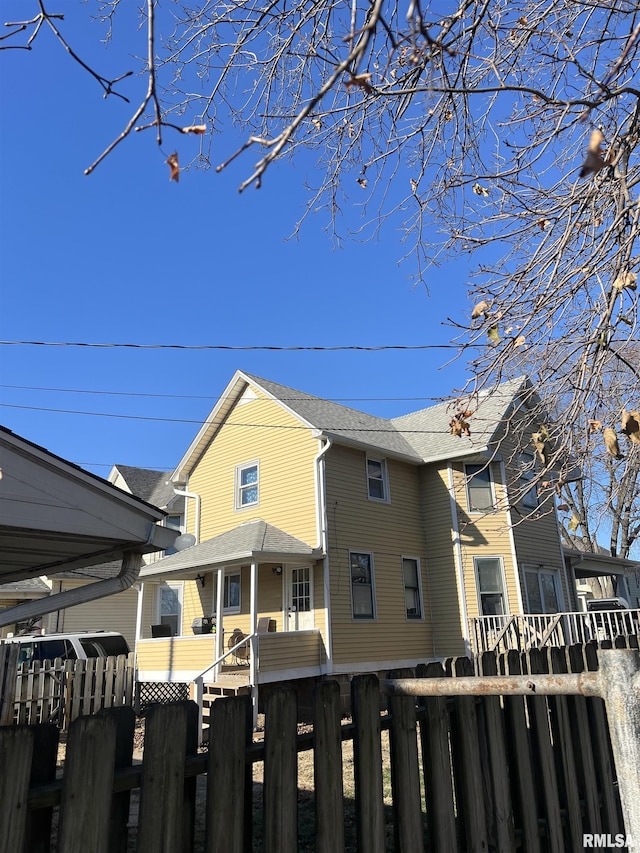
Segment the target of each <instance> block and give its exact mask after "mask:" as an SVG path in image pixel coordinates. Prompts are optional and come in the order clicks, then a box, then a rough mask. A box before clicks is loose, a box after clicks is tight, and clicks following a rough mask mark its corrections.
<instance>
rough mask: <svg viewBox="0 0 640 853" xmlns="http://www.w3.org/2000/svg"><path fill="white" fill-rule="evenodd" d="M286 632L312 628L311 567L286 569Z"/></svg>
mask: <svg viewBox="0 0 640 853" xmlns="http://www.w3.org/2000/svg"><path fill="white" fill-rule="evenodd" d="M285 613H286V616H287V626H288V627H287V630H289V631H306V630H308V629H310V628H313V570H312V569H311V566H295V567H291V566H288V567H287V572H286V584H285Z"/></svg>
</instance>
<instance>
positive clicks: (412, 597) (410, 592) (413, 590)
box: [402, 557, 422, 619]
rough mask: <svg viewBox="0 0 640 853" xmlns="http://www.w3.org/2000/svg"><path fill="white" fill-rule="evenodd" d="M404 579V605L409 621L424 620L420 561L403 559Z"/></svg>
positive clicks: (409, 558) (412, 558)
mask: <svg viewBox="0 0 640 853" xmlns="http://www.w3.org/2000/svg"><path fill="white" fill-rule="evenodd" d="M402 578H403V582H404V605H405V611H406V616H407V619H422V596H421V595H420V560H418V559H416V558H415V557H403V558H402Z"/></svg>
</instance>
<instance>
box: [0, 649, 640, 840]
mask: <svg viewBox="0 0 640 853" xmlns="http://www.w3.org/2000/svg"><path fill="white" fill-rule="evenodd" d="M608 654H610V655H618V656H619V655H623V656H625V655H632V656H633V661H632V664H633V666H634V667H635V668H636V672H637V671H638V670H639V669H640V667H639V664H638V657H637V653H635V652H630V651H626V652H615V651H614V652H608ZM628 660H630V659H629V658H626V657H625V661H628ZM482 664H483V667H484V669H485V671H487V670H489V671H491V670H494V671H499V670H502V671H504V672H507V673H520V672H523V671H524V672H526V673H527V677H526V679H522V678H521V679H519V681H520V682H525V683H526V689H527V691H528V693H529V695H504V696H502V697H501V696H500V695H499V693H498V692H496V690H495V688H492V687H491V685H488V679H485V678H483V679H479V678H478V677H475V678H473V679H467V678H466V676H468V675H470V674H472V672H473V668H472V664H471V662H470V661H469V660H468V659H466V658H463V659H455V660H452V661H449V662H448V663H447V665H446V666H445V667H443V666H442V665H440V664H437V663H436V664H429V665H427V666H424V667H421V668H419V673H418V675H419V676H421V677H423V678H424V679H425V681H426V680H427V679H431V678H437V679H438V681H437V682H433V683H432V684H434V685H435V686H436V687H437V688H438V690H440V691H441V692H443V691H444V692H446V691H447V690H449V691H450V692H452V691H454V688H456V687H459V688H460V689H461V690H462V689H463V688H464V691H465V693H466V695H462V696H459V697H456V698H453V699H448V698H445V696H444V695H439V696H434V697H429V698H420V697H416V696H413V695H408V693H409V691H408V690H406V691H405V692H404V693H403V689H404V688H403V687H402V685H404V684H405V681H404V680H403V678H401V677H404V676H406V675H407V674H408V673H406V672H404V671H403V672H399V673H397V674H396V675H397V676H398V679H399V680H395V681H394V680H392V681H389V682H387V683H386V684H385V685H384V689H385V690H386V691H387V692H388V693H389V697H388V704H389V708H388V713H385V714H382V715H381V714H380V703H381V698H382V697H381V690H380V685H379V682H378V679H377V678H376V677H375V676H373V675H362V676H357V677H355V678H354V679H353V681H352V700H353V723H351V724H349V725H344V724H343V723H342V721H341V716H340V695H339V686H338V684H337V683H335V682H332V681H326V682H323V683H320V684H319V685H318V688H317V691H316V697H315V722H314V727H313V731H312V732H309V733H305V734H302V735H300V734H298V733H297V707H296V694H295V691H294V690H293V689H292V688H290V687H282V688H279V689H277V690H274V691H273V692H272V693H271V695H270V696H269V698H268V700H267V706H266V710H265V732H264V742H263V743H253V742H252V732H251V706H250V698H249V697H248V696H238V697H233V698H228V699H220V700H217V701H216V702H215V703H214V705H213V711H212V724H211V729H210V740H209V749H208V752H207V753H198V746H197V745H198V731H197V719H198V710H197V705H196V704H195V703H192V702H182V703H175V704H171V705H164V706H155V707H153V708H151V709H150V710H149V712H148V714H147V717H146V725H145V742H144V753H143V760H142V762H141V763H140V764H138V765H135V766H132V752H133V735H134V720H135V717H134V713H133V710H132V709H130V708H116V709H111V710H105V711H101V712H99V713H98V714H97V715H95V716H93V717H80V718H79V719H77V720H75V721H74V722H73V723H72V725H71V726H70V729H69V734H68V741H67V757H66V762H65V766H64V775H63V778H62V779H61V780H58V781H54V778H55V754H56V744H57V737H58V731H57V729H56V728H54V727H52V726H46V725H45V726H36V727H21V726H11V727H4V728H0V755H1V756H2V761H1V763H0V768H1V769H0V774H1V775H0V839H6V840H5V845H8V846H5V848H4V849H6V850H8V851H9V850H10V851H11V852H12V853H19V851H23V850H25V851H29V853H40V851H49V850H50V848H51V845H52V840H51V838H52V833H53V830H52V826H55V825H56V821H55V820H53V818H54V815H55V814H56V813H57V816H58V828H57V845H58V846H57V848H56V849H57V850H58V851H59V853H71V851H74V853H75V851H78V853H80V851H83V853H84V851H87V850H91V851H92V853H120V851H121V853H125V851H127V850H133V849H135V850H137V851H139V853H157V851H164V853H174V851H175V853H178V851H180V853H183V851H193V850H198V851H201V850H202V851H207V853H246V851H251V850H256V849H264V850H265V851H266V853H299V851H300V850H302V849H304V850H307V849H315V850H317V851H321V853H340V851H344V850H357V851H360V853H383V851H385V850H389V849H393V850H396V851H399V852H400V853H420V851H428V853H441V851H446V853H448V851H456V850H457V851H474V853H475V851H485V852H486V851H491V850H496V851H509V853H511V851H519V850H523V851H534V853H538V851H540V853H547V851H553V853H565V851H577V850H582V849H583V839H582V833H609V834H610V835H611V836H612V837H615V836H616V834H621V833H624V832H625V827H624V823H623V818H622V814H621V805H620V800H619V796H618V787H617V781H618V780H616V773H615V770H614V764H613V759H612V746H611V742H610V739H609V731H608V725H607V715H606V711H605V707H604V704H603V702H602V699H599V698H586V697H585V696H583V695H549V696H547V695H542V693H538V694H536V683H538V682H539V683H540V685H542V684H543V681H544V678H545V677H544V676H539V675H535V674H534V673H537V672H540V671H543V672H544V671H546V670H547V668H549V667H550V668H552V669H553V670H554V671H555V672H560V673H563V672H565V670H567V669H571V670H574V671H576V670H580V669H582V668H591V669H593V668H594V667H596V666H597V660H596V658H595V649H594V648H593V647H587V648H583V647H576V648H573V649H569V650H566V654H564V653H562V652H561V651H560V650H558V649H552V650H550V653H549V655H546V654H545V655H543V654H542V653H540V652H534V651H532V652H530V653H528V654H527V655H523V656H520V655H518V654H517V653H512V654H510V655H508V656H506V657H501V658H499V659H498V660H496V657H495V655H494V656H493V657H490V656H485V658H484V659H483V661H482ZM446 676H448V678H447V677H446ZM599 677H600V674H599V673H597V674H590V673H587V674H585V675H584V676H576V675H564V676H563V675H559V676H554V677H553V678H552V679H549V678H548V677H547V681H553V682H554V685H555V688H556V690H557V689H558V685H559V684H561V683H562V684H567V685H569V683H571V685H574V686H575V684H577V683H579V682H580V679H585V683H586V684H587V683H588V684H591V685H593V684H597V679H598V678H599ZM634 677H635V676H634ZM536 679H537V681H536ZM562 679H564V681H562ZM589 679H591V681H589ZM514 680H518V679H513V678H511V681H514ZM471 681H473V683H474V684H475V692H476V693H478V694H482V695H471V692H470V690H469V689H468V688H467V684H468V682H471ZM506 681H509V679H506V680H505V679H501V681H500V684H505V683H506ZM636 681H637V678H636ZM410 682H411V684H410V686H411V685H413V686H415V687H416V688H417V689H418V690H420V688H421V687H422V689H423V690H425V689H426V688H425V687H424V685H421V684H420V682H419V681H418V680H416V679H414V678H412V679H410ZM456 682H457V684H456ZM448 685H449V686H448ZM571 689H573V688H571ZM589 689H591V688H589ZM627 689H628V685H627ZM637 689H638V690H640V685H637ZM540 690H543V687H542V686H541V687H540ZM616 701H617V700H616ZM639 727H640V726H639ZM387 728H388V729H389V745H390V762H389V767H388V772H389V774H390V781H391V799H392V805H391V806H390V807H385V803H384V800H383V787H384V783H385V776H386V773H387V768H386V767H385V766H384V764H383V760H382V754H383V752H382V746H381V731H382V729H387ZM614 728H615V726H614ZM636 734H637V735H639V736H640V732H637V733H636ZM348 740H353V755H354V789H355V794H354V800H355V840H354V841H353V842H352V841H350V840H349V839H348V838H347V833H346V832H345V821H344V817H345V812H346V809H347V808H348V807H349V803H347V802H345V797H344V792H343V767H344V766H345V762H344V759H343V742H344V741H348ZM636 740H637V738H636ZM635 747H636V755H637V754H638V752H639V751H640V749H638V744H637V743H636V744H635ZM308 749H312V750H313V757H314V785H313V787H314V817H313V822H314V829H313V832H312V834H311V838H312V839H314V840H313V841H311V842H309V844H312V845H313V846H308V844H307V843H306V842H305V845H302V844H301V842H300V837H299V824H298V817H299V812H301V809H302V799H301V798H300V795H299V791H298V753H300V752H301V751H303V750H308ZM255 762H263V782H262V790H261V792H260V793H261V798H259V797H257V796H256V788H257V786H256V785H255V784H253V773H252V765H253V764H254V763H255ZM198 776H201V777H202V779H201V781H202V784H201V785H199V786H198V785H197V777H198ZM636 777H637V770H636ZM626 782H628V779H626ZM632 782H633V780H632ZM132 792H133V794H132ZM635 796H636V792H635V791H634V797H635ZM138 797H139V800H138ZM254 797H255V798H256V801H259V800H260V799H261V806H260V808H258V809H257V808H256V805H257V802H256V801H254V799H253V798H254ZM134 801H135V802H136V808H134V807H133V806H132V802H134ZM196 818H198V819H197V820H196ZM200 822H204V824H205V829H204V830H203V836H202V839H201V840H199V841H198V844H197V845H196V841H195V839H196V826H197V825H199V823H200ZM257 823H260V835H261V839H260V842H259V844H258V843H257V842H256V838H255V834H256V824H257ZM134 826H135V828H134ZM134 833H135V838H134V837H133V835H134ZM127 845H129V847H128V846H127ZM256 845H257V846H256Z"/></svg>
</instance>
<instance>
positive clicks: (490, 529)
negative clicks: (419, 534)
mask: <svg viewBox="0 0 640 853" xmlns="http://www.w3.org/2000/svg"><path fill="white" fill-rule="evenodd" d="M491 475H492V478H493V482H494V487H495V499H496V505H497V506H498V507H499V509H497V510H495V511H494V512H483V513H472V512H469V510H468V502H467V489H466V483H465V476H464V465H463V464H462V463H455V464H454V465H453V481H454V494H455V499H456V504H457V513H458V530H459V533H460V546H461V553H462V568H463V572H464V587H465V595H466V599H467V615H468V616H469V617H475V616H479V615H481V614H480V606H479V605H480V602H479V600H478V590H477V585H476V573H475V567H474V563H473V558H474V557H502V560H503V565H504V574H505V581H506V586H507V599H508V609H509V612H510V613H519V612H520V604H519V601H518V578H517V573H516V567H515V566H514V561H513V548H512V545H511V536H510V529H509V519H508V514H507V512H506V509H505V506H506V501H505V487H504V484H503V483H502V478H501V475H500V466H499V465H498V464H496V463H492V464H491Z"/></svg>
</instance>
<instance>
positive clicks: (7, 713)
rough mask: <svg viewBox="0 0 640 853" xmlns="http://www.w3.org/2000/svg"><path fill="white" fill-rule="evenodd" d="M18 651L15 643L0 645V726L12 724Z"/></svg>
mask: <svg viewBox="0 0 640 853" xmlns="http://www.w3.org/2000/svg"><path fill="white" fill-rule="evenodd" d="M19 651H20V649H19V648H18V645H17V643H3V644H2V645H0V726H8V725H10V724H11V723H12V722H13V712H14V705H13V697H14V694H15V684H16V676H17V672H18V654H19Z"/></svg>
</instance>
